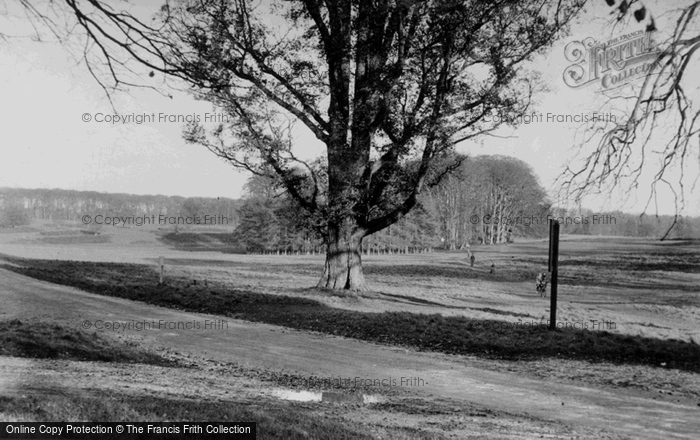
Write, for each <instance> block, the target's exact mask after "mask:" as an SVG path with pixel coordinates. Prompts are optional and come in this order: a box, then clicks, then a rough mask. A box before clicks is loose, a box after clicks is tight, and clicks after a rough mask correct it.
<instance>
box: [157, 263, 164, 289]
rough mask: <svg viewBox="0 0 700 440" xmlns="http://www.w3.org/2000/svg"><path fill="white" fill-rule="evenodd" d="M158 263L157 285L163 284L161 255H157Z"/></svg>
mask: <svg viewBox="0 0 700 440" xmlns="http://www.w3.org/2000/svg"><path fill="white" fill-rule="evenodd" d="M158 265H159V266H160V278H159V279H158V285H162V284H163V257H158Z"/></svg>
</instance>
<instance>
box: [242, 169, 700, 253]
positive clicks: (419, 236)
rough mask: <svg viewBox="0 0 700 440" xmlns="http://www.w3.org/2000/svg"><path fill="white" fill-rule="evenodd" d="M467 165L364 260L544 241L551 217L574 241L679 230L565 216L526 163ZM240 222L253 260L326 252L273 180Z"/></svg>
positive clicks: (256, 185)
mask: <svg viewBox="0 0 700 440" xmlns="http://www.w3.org/2000/svg"><path fill="white" fill-rule="evenodd" d="M462 159H463V160H462V162H461V165H460V166H459V167H458V168H457V169H456V170H454V171H453V172H452V173H451V174H450V175H449V176H447V177H445V178H444V179H442V181H441V183H440V184H439V185H437V186H435V187H433V188H431V189H430V190H428V191H426V192H425V193H424V194H423V195H422V196H421V198H420V200H419V204H418V206H417V208H416V209H414V210H413V211H412V212H411V213H409V214H408V215H407V216H405V217H404V218H402V219H401V220H400V221H399V222H397V223H396V224H393V225H391V226H390V227H388V228H386V229H384V230H382V231H379V232H377V233H375V234H372V235H370V236H369V237H366V238H365V240H364V241H363V249H362V250H363V253H365V254H385V253H386V254H390V253H420V252H431V251H433V250H434V249H436V248H439V249H448V250H456V249H465V248H467V247H469V245H471V244H504V243H508V242H513V241H515V240H516V239H517V238H522V237H532V238H538V237H541V238H544V237H546V236H547V234H548V219H549V218H550V217H551V218H558V219H560V221H561V223H562V233H564V234H573V235H605V236H628V237H649V238H660V237H661V236H663V234H664V233H665V232H666V230H667V229H668V228H669V226H670V225H671V224H672V223H673V219H674V217H673V216H658V217H657V216H642V217H640V216H639V215H637V214H628V213H622V212H619V211H615V212H600V213H599V212H593V211H590V210H582V211H565V210H562V209H558V208H556V207H552V206H551V204H550V202H549V201H548V199H547V197H546V192H545V190H544V189H543V188H542V186H541V185H540V183H539V182H538V179H537V177H536V175H535V173H534V171H533V170H532V168H531V167H530V166H529V165H527V164H526V163H524V162H522V161H520V160H517V159H514V158H510V157H504V156H478V157H474V158H466V159H465V158H462ZM239 216H240V223H239V226H238V228H236V230H235V232H234V233H235V234H236V237H237V239H238V241H239V243H241V246H242V247H243V248H245V249H246V251H247V252H249V253H272V254H275V253H277V254H281V253H282V254H283V253H286V254H312V253H319V252H322V250H323V241H322V236H323V235H322V234H321V233H319V232H318V231H317V230H316V228H314V225H313V224H311V223H310V221H309V219H308V218H305V217H304V216H303V211H302V210H301V209H299V207H298V206H296V204H295V202H294V201H293V200H292V199H291V198H290V197H289V196H287V195H286V193H285V191H284V189H283V188H282V187H281V185H280V183H279V182H276V181H275V180H274V178H266V177H262V176H254V177H252V178H251V179H250V180H249V181H248V183H247V185H246V195H245V197H244V199H243V202H242V204H241V208H240V210H239ZM670 237H671V238H700V218H692V217H681V218H679V219H678V223H677V225H676V227H675V228H674V232H673V233H672V234H671V235H670Z"/></svg>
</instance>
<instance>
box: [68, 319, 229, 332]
mask: <svg viewBox="0 0 700 440" xmlns="http://www.w3.org/2000/svg"><path fill="white" fill-rule="evenodd" d="M81 326H82V328H83V329H86V330H87V329H91V328H94V329H95V330H107V331H112V332H123V331H127V330H134V331H137V332H141V331H144V330H228V321H226V320H223V319H205V320H203V321H196V320H192V321H165V320H162V319H160V320H157V321H156V320H150V321H146V320H144V321H106V320H102V319H96V320H94V321H91V320H89V319H86V320H84V321H83V322H82V323H81Z"/></svg>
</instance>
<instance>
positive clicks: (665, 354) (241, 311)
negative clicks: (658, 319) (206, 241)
mask: <svg viewBox="0 0 700 440" xmlns="http://www.w3.org/2000/svg"><path fill="white" fill-rule="evenodd" d="M10 261H11V262H12V263H15V265H9V264H6V265H2V267H4V268H5V269H7V270H11V271H14V272H18V273H21V274H24V275H27V276H31V277H34V278H37V279H41V280H44V281H49V282H53V283H57V284H63V285H68V286H73V287H77V288H79V289H82V290H85V291H88V292H93V293H97V294H100V295H106V296H114V297H120V298H127V299H131V300H137V301H143V302H145V303H149V304H155V305H159V306H165V307H170V308H175V309H178V310H186V311H191V312H200V313H211V314H215V315H221V316H228V317H231V318H236V319H242V320H247V321H254V322H264V323H268V324H273V325H279V326H283V327H289V328H294V329H298V330H307V331H317V332H322V333H326V334H331V335H338V336H344V337H350V338H355V339H360V340H365V341H371V342H378V343H385V344H391V345H399V346H408V347H412V348H415V349H418V350H425V351H436V352H442V353H449V354H462V355H467V354H469V355H479V356H483V357H486V358H495V359H509V360H533V359H543V358H564V359H575V360H586V361H590V362H611V363H615V364H637V365H639V364H641V365H648V366H653V367H665V368H676V369H679V370H685V371H690V372H694V373H700V345H698V344H697V343H694V342H684V341H680V340H664V339H656V338H648V337H642V336H631V335H620V334H617V333H612V332H610V331H607V329H608V328H609V327H610V326H611V324H612V325H614V323H600V322H596V321H581V322H558V323H557V326H558V327H559V328H558V329H557V330H555V331H550V330H548V329H547V326H546V323H544V322H541V321H535V320H529V321H519V322H506V321H496V320H482V319H469V318H466V317H456V316H449V317H445V316H442V315H437V314H436V315H426V314H415V313H408V312H384V313H365V312H357V311H351V310H342V309H334V308H331V307H328V306H326V305H324V304H321V303H320V302H318V301H315V300H312V299H309V298H299V297H291V296H284V295H271V294H265V293H259V292H252V291H244V290H233V289H214V288H205V287H203V286H192V285H190V284H188V280H169V281H168V284H167V285H158V284H157V283H154V281H153V280H154V279H156V277H155V276H154V272H155V271H154V270H153V268H152V266H145V265H137V264H111V263H88V262H75V261H49V260H30V259H19V258H10Z"/></svg>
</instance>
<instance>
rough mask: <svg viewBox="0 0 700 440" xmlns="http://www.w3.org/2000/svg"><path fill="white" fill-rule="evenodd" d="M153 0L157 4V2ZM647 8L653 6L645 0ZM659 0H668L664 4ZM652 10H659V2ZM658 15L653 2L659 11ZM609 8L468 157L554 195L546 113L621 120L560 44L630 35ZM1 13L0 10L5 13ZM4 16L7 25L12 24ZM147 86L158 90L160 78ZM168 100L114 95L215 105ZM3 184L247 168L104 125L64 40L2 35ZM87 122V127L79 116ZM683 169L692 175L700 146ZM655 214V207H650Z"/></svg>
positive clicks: (212, 174) (175, 128)
mask: <svg viewBox="0 0 700 440" xmlns="http://www.w3.org/2000/svg"><path fill="white" fill-rule="evenodd" d="M157 3H160V2H157ZM651 3H653V2H651ZM661 5H663V3H661ZM656 7H657V8H658V7H663V6H660V5H659V4H658V3H657V4H656ZM657 11H658V9H657ZM609 12H610V10H609V9H608V8H607V7H606V6H605V2H603V1H597V2H594V6H592V7H590V8H589V11H588V12H587V14H586V15H584V16H583V17H582V18H581V20H579V22H578V23H577V24H576V25H575V26H574V27H573V29H572V33H571V35H570V36H569V37H567V38H565V39H564V40H562V41H561V42H559V43H557V44H556V45H555V46H554V47H553V49H552V50H551V51H548V52H547V54H546V55H545V56H541V57H538V58H537V60H536V61H535V62H534V63H533V66H532V68H533V69H534V70H536V71H538V72H539V73H540V74H541V76H542V79H543V81H544V82H545V83H546V84H547V86H548V88H549V91H548V92H547V93H544V94H541V95H540V96H538V100H539V104H538V105H537V106H536V107H535V108H533V112H535V114H542V115H543V116H544V117H543V118H542V119H541V120H534V121H532V123H530V124H527V125H523V126H521V127H520V128H518V129H515V130H513V129H504V130H501V131H499V133H498V134H499V135H501V136H508V138H506V139H504V138H484V139H483V140H482V141H478V142H471V143H465V144H463V145H459V146H458V151H460V152H464V153H469V154H472V155H482V154H502V155H508V156H513V157H516V158H518V159H522V160H523V161H525V162H527V163H528V164H530V165H531V166H532V167H533V168H534V170H535V172H536V173H537V175H538V176H539V178H540V181H541V182H542V184H543V186H544V187H545V188H547V189H548V190H549V191H550V192H551V194H552V195H553V194H554V190H555V189H556V188H555V187H554V185H553V184H554V180H555V179H556V177H557V176H558V175H559V173H561V171H562V169H563V167H564V165H565V164H566V163H567V161H569V160H571V159H572V158H573V157H574V155H575V153H576V151H575V150H574V149H573V146H574V139H575V135H576V130H577V129H580V124H577V123H566V122H557V121H549V122H547V121H546V120H545V119H546V115H547V113H550V114H552V115H582V114H587V115H591V114H592V112H594V111H599V112H600V111H602V112H603V113H608V112H610V114H612V115H613V116H616V117H618V118H621V116H622V115H621V114H620V113H619V112H618V113H616V112H615V111H614V109H606V108H605V105H603V104H602V102H603V101H602V100H601V98H600V96H599V93H598V92H599V91H600V89H601V87H600V85H596V84H594V85H592V86H587V87H584V88H581V89H572V88H570V87H568V86H567V85H566V84H565V83H564V81H563V72H564V69H565V68H566V67H567V66H568V65H570V64H571V63H570V62H568V61H567V60H566V58H565V55H564V47H565V44H566V43H569V42H571V41H574V40H582V39H584V38H586V37H594V38H595V39H596V40H603V39H605V38H604V35H605V36H614V35H616V34H622V33H627V32H629V31H630V30H636V29H640V28H639V27H636V28H628V29H625V30H624V32H623V31H616V30H612V29H610V28H609V26H608V25H607V21H606V20H605V19H604V18H607V16H608V14H609ZM0 15H2V14H1V13H0ZM8 20H9V21H8ZM22 26H23V24H22V21H21V20H20V19H17V18H12V17H8V16H7V14H6V15H5V16H0V29H12V30H13V32H14V35H18V34H21V33H23V32H24V33H25V34H29V33H30V32H29V28H26V26H25V27H24V28H23V27H22ZM153 81H154V85H160V79H159V78H158V76H156V77H155V78H154V79H153ZM169 93H172V94H173V98H172V99H171V98H167V97H164V96H161V95H159V94H158V93H156V92H154V91H150V90H132V91H131V92H130V94H124V93H122V94H119V95H118V96H117V97H116V104H117V108H118V109H119V111H120V112H121V113H122V114H131V113H133V114H153V113H155V114H156V116H157V115H158V114H159V113H163V114H167V115H199V116H200V118H204V116H205V114H206V113H211V112H212V109H211V108H210V106H209V105H208V104H206V103H202V102H197V101H195V100H193V99H192V98H191V97H190V96H189V95H187V94H186V93H182V92H170V91H169ZM0 103H1V104H0V124H1V126H2V138H1V139H2V140H0V149H1V151H2V157H3V158H2V160H0V187H24V188H64V189H75V190H93V191H103V192H123V193H133V194H165V195H181V196H186V197H189V196H206V197H217V196H222V197H231V198H237V197H239V196H240V195H241V191H242V187H243V184H244V183H245V181H246V179H247V177H248V176H247V175H246V174H245V173H243V172H240V171H238V170H235V169H234V168H233V167H231V166H230V165H228V164H226V163H224V162H223V161H221V160H220V159H218V158H217V157H215V156H214V155H213V154H212V153H210V152H209V151H208V150H206V149H205V148H204V147H202V146H197V145H191V144H186V143H185V142H184V141H183V140H182V128H183V125H182V124H180V123H177V122H152V123H144V124H135V123H130V124H110V123H108V122H98V121H97V120H102V119H106V116H105V115H111V114H113V110H112V109H111V107H110V105H109V102H108V101H107V99H106V97H105V94H104V92H103V91H102V89H101V88H100V87H99V85H98V84H97V83H96V82H95V80H94V79H93V78H92V77H91V76H90V75H89V74H88V72H87V70H86V68H85V66H84V65H81V64H78V61H77V60H76V59H74V58H72V57H71V56H70V55H69V54H68V53H67V52H66V50H65V48H64V47H62V46H61V45H60V44H57V43H52V42H34V41H31V40H30V39H28V38H8V39H6V40H5V41H1V40H0ZM86 113H87V114H89V115H90V117H91V121H90V122H84V121H83V117H84V114H86ZM297 140H298V142H297V148H299V149H300V150H302V151H305V152H306V154H307V155H311V154H314V152H316V151H319V150H318V149H319V148H320V146H319V144H318V142H317V141H316V140H315V138H314V137H313V136H312V135H310V134H309V133H305V132H304V131H302V130H299V132H298V139H297ZM693 160H694V161H695V163H694V165H693V166H692V167H691V169H690V171H691V172H692V173H695V175H697V173H698V171H697V162H698V157H697V153H696V154H695V155H694V156H693ZM648 194H649V193H648V181H647V182H646V184H644V183H643V184H642V185H641V189H640V190H639V191H637V192H636V194H635V196H634V197H632V198H628V197H627V196H624V195H621V194H606V195H605V196H598V197H591V198H588V199H587V200H586V201H585V205H584V206H585V207H589V208H591V209H600V210H611V209H619V208H623V209H624V210H626V211H630V212H641V210H642V208H643V207H644V204H645V203H646V201H647V197H648ZM661 194H662V196H663V197H662V199H660V200H659V203H658V205H659V211H660V213H672V212H673V203H672V202H671V200H670V197H669V195H670V193H669V192H666V193H661ZM686 196H687V197H688V199H687V203H686V209H685V213H686V214H689V215H700V202H698V201H699V200H700V191H699V189H696V190H695V191H694V192H690V191H689V192H687V194H686ZM648 212H649V213H652V214H653V213H654V209H653V208H651V209H650V210H648Z"/></svg>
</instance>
